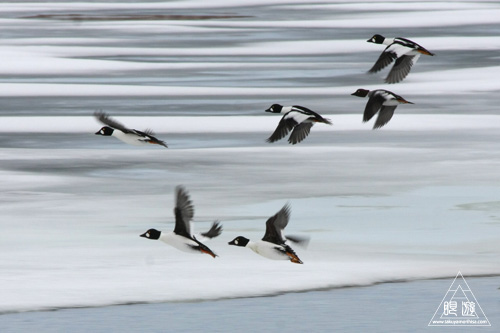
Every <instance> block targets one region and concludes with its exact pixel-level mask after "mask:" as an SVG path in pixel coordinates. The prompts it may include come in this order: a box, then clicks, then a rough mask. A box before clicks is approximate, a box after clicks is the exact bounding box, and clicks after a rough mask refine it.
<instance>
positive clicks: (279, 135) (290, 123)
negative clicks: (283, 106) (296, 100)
mask: <svg viewBox="0 0 500 333" xmlns="http://www.w3.org/2000/svg"><path fill="white" fill-rule="evenodd" d="M290 112H291V111H290ZM290 112H288V113H285V115H284V116H283V117H281V120H280V122H279V124H278V127H276V129H275V130H274V132H273V134H271V136H270V137H269V138H268V139H267V142H269V143H272V142H275V141H278V140H281V139H283V138H284V137H285V136H286V135H287V134H288V133H289V132H290V130H292V129H293V128H294V127H295V126H296V125H297V124H298V122H297V121H296V120H295V119H294V118H293V117H289V116H288V115H289V114H290Z"/></svg>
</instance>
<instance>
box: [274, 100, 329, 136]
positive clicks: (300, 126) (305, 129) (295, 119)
mask: <svg viewBox="0 0 500 333" xmlns="http://www.w3.org/2000/svg"><path fill="white" fill-rule="evenodd" d="M266 112H272V113H282V114H284V115H283V117H282V118H281V120H280V122H279V124H278V127H276V130H275V131H274V133H273V134H272V135H271V136H270V137H269V138H268V139H267V142H269V143H272V142H275V141H278V140H281V139H283V138H284V137H285V136H286V135H287V134H288V133H289V132H290V131H292V133H291V134H290V137H289V138H288V142H289V143H290V144H292V145H294V144H296V143H299V142H301V141H302V140H304V139H305V138H306V137H307V136H308V135H309V132H310V131H311V127H312V126H313V125H314V123H325V124H328V125H331V124H332V122H331V121H330V120H329V119H326V118H323V117H322V116H321V115H319V114H318V113H316V112H314V111H312V110H310V109H308V108H305V107H303V106H299V105H294V106H282V105H280V104H273V105H271V107H269V109H267V110H266Z"/></svg>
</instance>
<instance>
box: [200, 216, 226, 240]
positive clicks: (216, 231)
mask: <svg viewBox="0 0 500 333" xmlns="http://www.w3.org/2000/svg"><path fill="white" fill-rule="evenodd" d="M222 230H223V229H222V224H221V223H220V221H219V220H215V221H214V222H213V223H212V226H211V227H210V230H208V231H207V232H204V233H202V234H201V235H202V236H203V237H206V238H210V239H211V238H215V237H217V236H220V235H221V234H222Z"/></svg>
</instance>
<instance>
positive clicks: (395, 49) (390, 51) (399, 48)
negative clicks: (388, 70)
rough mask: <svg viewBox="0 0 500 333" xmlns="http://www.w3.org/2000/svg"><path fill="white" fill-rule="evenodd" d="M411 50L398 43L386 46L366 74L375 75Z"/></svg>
mask: <svg viewBox="0 0 500 333" xmlns="http://www.w3.org/2000/svg"><path fill="white" fill-rule="evenodd" d="M412 50H413V49H412V48H410V47H408V46H405V45H402V44H400V43H392V44H391V45H389V46H387V47H386V48H385V50H384V51H383V52H382V53H381V54H380V56H379V57H378V59H377V61H376V62H375V64H374V65H373V67H372V68H370V70H369V71H368V73H377V72H378V71H380V70H382V69H384V68H385V67H387V66H388V65H389V64H391V63H392V62H393V61H394V60H396V59H398V58H400V57H402V56H403V55H405V54H407V53H408V52H411V51H412Z"/></svg>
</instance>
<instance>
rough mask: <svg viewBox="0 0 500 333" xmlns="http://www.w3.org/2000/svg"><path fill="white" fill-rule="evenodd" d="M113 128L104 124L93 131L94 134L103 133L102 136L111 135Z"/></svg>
mask: <svg viewBox="0 0 500 333" xmlns="http://www.w3.org/2000/svg"><path fill="white" fill-rule="evenodd" d="M113 131H114V129H112V128H111V127H108V126H104V127H103V128H101V129H100V130H99V131H97V132H95V134H96V135H103V136H111V135H112V134H113Z"/></svg>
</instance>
